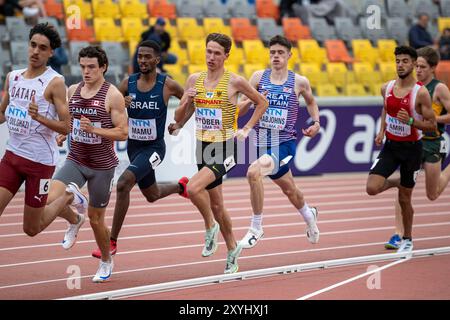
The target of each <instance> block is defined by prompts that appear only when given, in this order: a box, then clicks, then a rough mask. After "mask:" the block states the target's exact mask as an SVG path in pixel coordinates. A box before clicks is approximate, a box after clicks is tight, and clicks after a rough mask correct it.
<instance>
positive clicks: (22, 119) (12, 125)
mask: <svg viewBox="0 0 450 320" xmlns="http://www.w3.org/2000/svg"><path fill="white" fill-rule="evenodd" d="M5 115H6V117H7V119H8V129H9V131H10V132H11V133H17V134H22V135H29V134H30V129H31V121H32V119H31V116H30V115H29V114H28V110H27V109H25V108H22V107H15V106H13V105H9V106H8V108H7V109H6V112H5Z"/></svg>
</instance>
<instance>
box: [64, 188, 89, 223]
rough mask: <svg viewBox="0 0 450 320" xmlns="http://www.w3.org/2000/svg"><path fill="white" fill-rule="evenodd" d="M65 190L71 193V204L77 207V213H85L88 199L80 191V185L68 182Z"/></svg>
mask: <svg viewBox="0 0 450 320" xmlns="http://www.w3.org/2000/svg"><path fill="white" fill-rule="evenodd" d="M66 192H70V193H73V201H72V203H71V205H72V206H74V207H75V209H77V211H78V213H79V214H83V215H84V214H85V213H86V211H87V208H88V199H87V198H86V196H85V195H84V194H83V193H82V192H81V190H80V187H78V185H77V184H76V183H75V182H69V184H68V185H67V188H66Z"/></svg>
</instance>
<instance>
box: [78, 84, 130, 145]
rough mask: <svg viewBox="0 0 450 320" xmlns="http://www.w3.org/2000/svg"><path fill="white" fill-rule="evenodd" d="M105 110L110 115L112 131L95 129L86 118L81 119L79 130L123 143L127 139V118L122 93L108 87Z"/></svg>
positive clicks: (112, 87)
mask: <svg viewBox="0 0 450 320" xmlns="http://www.w3.org/2000/svg"><path fill="white" fill-rule="evenodd" d="M106 109H107V110H108V111H109V113H110V114H111V121H112V123H113V125H114V128H112V129H105V128H96V127H93V126H92V125H91V122H90V121H89V119H88V118H86V117H81V120H80V128H81V129H82V130H84V131H86V132H89V133H94V134H96V135H98V136H101V137H103V138H106V139H109V140H112V141H125V140H127V138H128V118H127V113H126V109H125V100H124V98H123V95H122V93H120V91H119V90H118V89H117V88H116V87H114V86H113V85H111V86H110V88H109V90H108V93H107V94H106Z"/></svg>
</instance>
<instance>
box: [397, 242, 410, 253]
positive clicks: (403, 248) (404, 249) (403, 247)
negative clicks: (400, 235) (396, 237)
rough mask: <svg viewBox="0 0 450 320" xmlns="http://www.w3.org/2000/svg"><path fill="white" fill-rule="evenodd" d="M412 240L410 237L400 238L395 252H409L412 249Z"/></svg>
mask: <svg viewBox="0 0 450 320" xmlns="http://www.w3.org/2000/svg"><path fill="white" fill-rule="evenodd" d="M413 247H414V246H413V242H412V240H410V239H402V242H400V246H399V248H398V250H397V253H410V252H412V250H413Z"/></svg>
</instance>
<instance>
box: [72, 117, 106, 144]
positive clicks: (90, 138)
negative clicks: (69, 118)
mask: <svg viewBox="0 0 450 320" xmlns="http://www.w3.org/2000/svg"><path fill="white" fill-rule="evenodd" d="M91 124H92V126H94V127H96V128H101V127H102V123H101V122H91ZM72 127H73V128H72V134H71V137H72V140H73V141H76V142H81V143H86V144H101V143H102V137H99V136H98V135H96V134H94V133H88V132H86V131H83V130H81V129H80V120H79V119H73V126H72Z"/></svg>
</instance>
